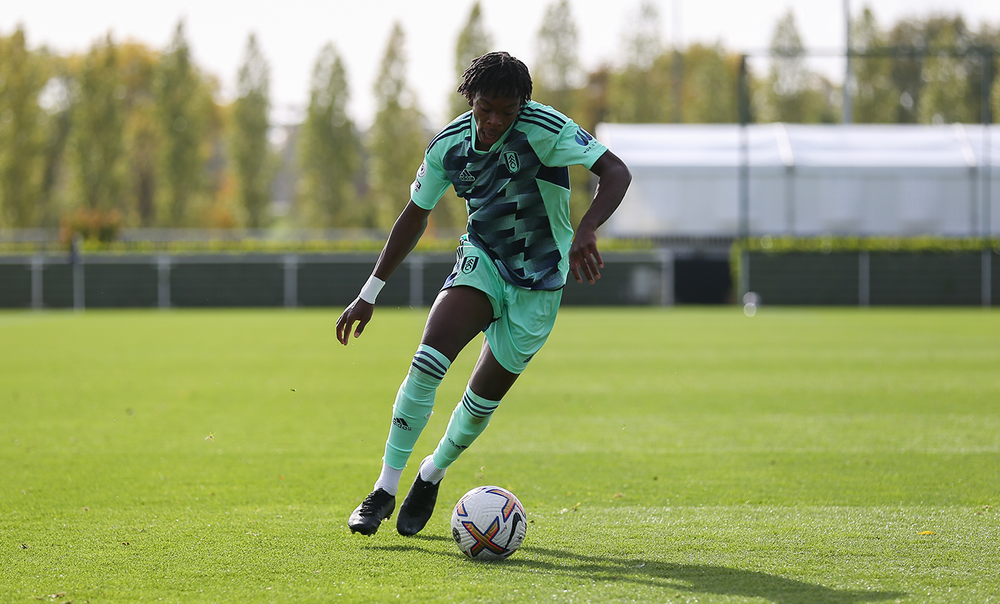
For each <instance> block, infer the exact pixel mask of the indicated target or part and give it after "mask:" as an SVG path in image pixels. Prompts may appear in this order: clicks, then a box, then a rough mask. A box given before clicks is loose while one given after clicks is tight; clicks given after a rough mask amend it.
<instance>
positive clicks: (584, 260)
mask: <svg viewBox="0 0 1000 604" xmlns="http://www.w3.org/2000/svg"><path fill="white" fill-rule="evenodd" d="M602 268H604V260H602V259H601V252H600V251H598V249H597V233H596V232H595V231H594V230H593V229H589V228H584V227H581V228H579V229H577V231H576V236H575V237H574V238H573V245H572V246H571V247H570V248H569V272H571V273H572V274H573V278H574V279H576V282H577V283H583V280H584V279H586V280H587V282H588V283H594V282H595V281H597V280H598V279H600V278H601V272H600V270H598V269H602Z"/></svg>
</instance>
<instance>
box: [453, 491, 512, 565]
mask: <svg viewBox="0 0 1000 604" xmlns="http://www.w3.org/2000/svg"><path fill="white" fill-rule="evenodd" d="M527 530H528V525H527V515H526V514H525V513H524V508H523V507H522V506H521V502H520V501H518V500H517V497H515V496H514V494H513V493H511V492H510V491H508V490H507V489H504V488H502V487H496V486H486V487H476V488H474V489H472V490H471V491H469V492H468V493H466V494H465V495H463V496H462V498H461V499H459V500H458V503H457V504H455V510H454V511H453V512H452V513H451V534H452V536H453V537H454V538H455V543H457V544H458V549H460V550H461V551H462V553H463V554H465V555H466V556H468V557H470V558H472V559H473V560H503V559H504V558H506V557H507V556H510V555H511V554H513V553H514V552H516V551H517V548H519V547H521V543H522V542H523V541H524V534H525V532H526V531H527Z"/></svg>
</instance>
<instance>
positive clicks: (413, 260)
mask: <svg viewBox="0 0 1000 604" xmlns="http://www.w3.org/2000/svg"><path fill="white" fill-rule="evenodd" d="M407 261H408V262H409V263H410V306H412V307H413V308H418V307H421V306H423V305H424V256H423V254H414V255H412V256H410V257H409V258H407Z"/></svg>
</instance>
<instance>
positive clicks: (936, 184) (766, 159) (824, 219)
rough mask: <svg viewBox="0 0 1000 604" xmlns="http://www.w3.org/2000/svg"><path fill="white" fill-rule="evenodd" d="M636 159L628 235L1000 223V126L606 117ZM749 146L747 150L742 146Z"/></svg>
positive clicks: (991, 228)
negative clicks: (743, 123) (743, 227)
mask: <svg viewBox="0 0 1000 604" xmlns="http://www.w3.org/2000/svg"><path fill="white" fill-rule="evenodd" d="M596 134H597V137H598V139H599V140H601V142H603V143H604V144H606V145H607V146H608V147H609V148H610V149H611V150H612V151H613V152H614V153H615V154H617V155H618V156H619V157H621V158H622V159H623V160H624V161H625V163H626V164H628V166H629V168H630V169H631V170H632V174H633V181H632V186H631V188H630V189H629V192H628V194H627V196H626V198H625V201H624V202H623V204H622V206H621V208H619V210H618V211H617V212H616V213H615V214H614V216H613V217H612V218H611V220H609V221H608V223H607V224H606V225H605V226H604V228H603V230H604V232H605V233H606V234H608V235H612V236H620V237H633V236H645V237H678V236H680V237H733V236H736V235H737V234H738V233H739V232H740V221H741V220H743V219H744V217H743V215H742V212H741V203H740V200H741V182H740V179H741V166H742V165H744V163H745V165H747V166H748V168H747V170H746V171H745V174H746V175H747V178H746V181H745V182H746V185H747V191H748V206H749V216H748V225H747V226H748V229H749V231H748V232H749V234H751V235H762V234H765V233H766V234H775V235H777V234H790V235H796V236H814V235H820V234H826V233H829V234H853V235H895V236H903V235H917V234H935V235H943V236H954V237H965V236H982V235H984V234H987V233H990V234H994V235H996V234H998V233H1000V201H998V200H1000V126H990V127H983V126H980V125H969V124H950V125H942V126H916V125H913V126H910V125H798V124H795V125H793V124H782V123H775V124H753V125H749V126H747V127H746V130H745V135H746V142H745V145H743V144H741V142H742V136H743V134H742V133H741V128H740V126H739V125H737V124H719V125H683V124H682V125H678V124H600V125H598V126H597V131H596ZM744 153H745V154H744Z"/></svg>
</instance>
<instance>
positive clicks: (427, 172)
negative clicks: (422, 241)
mask: <svg viewBox="0 0 1000 604" xmlns="http://www.w3.org/2000/svg"><path fill="white" fill-rule="evenodd" d="M449 185H451V181H449V180H448V177H447V176H446V175H445V172H444V168H443V167H442V165H441V158H439V157H437V155H436V154H435V153H434V152H433V149H428V150H427V153H426V154H425V155H424V161H423V162H422V163H421V164H420V167H419V168H418V169H417V177H416V178H415V179H414V180H413V183H412V184H410V199H411V200H412V201H413V203H415V204H417V205H418V206H419V207H421V208H423V209H424V210H433V209H434V206H436V205H437V202H438V201H439V200H440V199H441V196H442V195H444V192H445V191H447V190H448V186H449Z"/></svg>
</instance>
